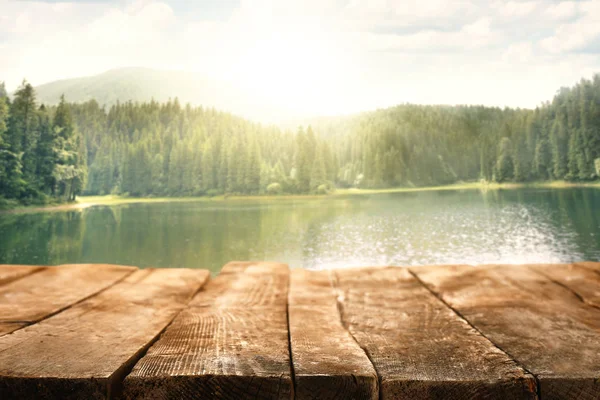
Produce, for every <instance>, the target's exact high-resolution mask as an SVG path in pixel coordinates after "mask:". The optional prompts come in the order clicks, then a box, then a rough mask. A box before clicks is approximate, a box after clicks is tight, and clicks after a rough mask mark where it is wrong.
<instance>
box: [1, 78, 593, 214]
mask: <svg viewBox="0 0 600 400" xmlns="http://www.w3.org/2000/svg"><path fill="white" fill-rule="evenodd" d="M313 126H314V128H315V130H314V131H313V128H311V127H308V128H307V129H303V128H299V129H298V131H297V132H286V131H282V130H280V129H278V128H275V127H271V126H263V125H260V124H256V123H252V122H249V121H247V120H244V119H242V118H238V117H235V116H233V115H230V114H227V113H223V112H218V111H215V110H213V109H205V108H202V107H196V108H193V107H190V106H189V105H188V106H181V105H180V104H179V102H178V101H177V100H174V101H169V102H167V103H162V104H159V103H157V102H154V101H153V102H149V103H142V104H140V103H131V102H129V103H122V104H119V103H117V104H116V105H114V106H112V107H111V108H110V109H106V108H104V107H101V106H100V105H99V104H98V103H97V102H95V101H89V102H87V103H83V104H68V103H66V102H65V101H64V98H63V99H62V101H61V103H60V104H59V105H58V106H57V107H52V108H47V107H44V106H43V105H41V106H38V105H37V103H36V101H35V93H34V91H33V88H32V87H31V86H30V85H29V84H27V83H24V84H23V85H22V86H21V87H20V88H19V89H18V90H17V92H16V93H15V95H14V98H13V100H12V101H10V100H9V98H8V97H7V95H6V91H5V90H4V88H3V86H2V87H0V195H1V196H3V197H4V198H9V199H18V200H21V201H25V202H31V201H35V200H46V199H48V198H59V199H66V200H69V199H73V198H74V196H75V195H77V194H79V193H82V192H85V193H88V194H108V193H120V194H130V195H135V196H148V195H155V196H161V195H169V196H190V195H214V194H222V193H225V194H228V193H240V194H263V193H272V194H276V193H282V192H283V193H326V192H328V191H329V190H331V189H332V188H333V187H335V186H343V187H393V186H424V185H438V184H448V183H453V182H457V181H473V180H479V179H483V180H486V181H497V182H506V181H516V182H527V181H536V180H549V179H566V180H573V181H587V180H592V179H596V178H597V177H598V176H599V175H600V75H596V76H595V77H594V78H593V80H591V81H589V80H582V81H581V82H580V83H579V84H577V85H576V86H574V87H573V88H563V89H561V90H560V91H559V92H558V93H557V94H556V96H555V97H554V99H553V101H552V102H551V103H546V104H544V105H542V106H541V107H539V108H537V109H535V110H521V109H516V110H515V109H499V108H490V107H482V106H473V107H469V106H453V107H451V106H417V105H401V106H397V107H393V108H389V109H385V110H379V111H375V112H369V113H363V114H360V115H357V116H352V117H345V118H336V119H332V120H327V119H325V120H319V121H317V122H316V123H315V124H314V125H313Z"/></svg>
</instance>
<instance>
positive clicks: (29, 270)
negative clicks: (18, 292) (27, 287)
mask: <svg viewBox="0 0 600 400" xmlns="http://www.w3.org/2000/svg"><path fill="white" fill-rule="evenodd" d="M43 268H44V267H38V266H34V265H0V286H2V285H5V284H7V283H10V282H12V281H15V280H17V279H20V278H23V277H24V276H27V275H30V274H33V273H35V272H38V271H41V270H42V269H43Z"/></svg>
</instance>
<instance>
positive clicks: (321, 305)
mask: <svg viewBox="0 0 600 400" xmlns="http://www.w3.org/2000/svg"><path fill="white" fill-rule="evenodd" d="M332 274H333V272H331V271H306V270H302V269H297V270H294V271H293V272H292V274H291V285H290V293H289V306H288V307H289V329H290V341H291V352H292V361H293V368H294V377H295V383H296V391H295V398H296V399H298V400H305V399H340V400H341V399H365V400H366V399H373V400H375V399H378V398H379V388H378V380H377V374H376V373H375V369H374V368H373V365H372V364H371V361H369V358H368V357H367V355H366V354H365V352H364V350H363V349H361V348H360V346H359V345H358V344H357V343H356V341H355V340H354V338H353V337H352V335H350V333H349V332H348V331H347V330H346V329H345V328H344V326H343V325H342V323H341V319H340V313H339V311H338V305H337V296H336V292H335V290H334V288H333V286H332V282H331V280H332Z"/></svg>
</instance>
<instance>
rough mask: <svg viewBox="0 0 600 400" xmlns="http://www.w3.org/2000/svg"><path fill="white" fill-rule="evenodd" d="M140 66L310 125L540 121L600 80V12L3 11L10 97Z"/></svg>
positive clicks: (2, 47)
mask: <svg viewBox="0 0 600 400" xmlns="http://www.w3.org/2000/svg"><path fill="white" fill-rule="evenodd" d="M127 66H142V67H149V68H156V69H173V70H185V71H195V72H198V73H199V74H201V75H202V76H206V77H208V78H211V79H215V80H219V81H227V82H229V83H230V84H232V85H235V86H236V87H240V88H242V89H244V90H247V91H250V92H251V93H252V92H253V93H260V95H261V96H262V97H263V98H267V99H269V100H270V101H271V102H275V103H277V104H279V105H283V106H285V107H286V108H287V109H292V110H295V111H296V112H297V114H298V115H306V114H312V115H335V114H346V113H352V112H357V111H364V110H371V109H375V108H380V107H387V106H391V105H395V104H400V103H406V102H410V103H420V104H484V105H490V106H500V107H504V106H510V107H527V108H532V107H536V106H538V105H540V104H541V103H542V102H543V101H548V100H551V99H552V96H553V95H554V94H555V93H556V91H557V90H558V89H559V88H560V87H562V86H571V85H573V84H575V83H576V82H577V81H579V80H580V79H581V78H582V77H585V78H591V77H592V76H593V74H594V73H596V72H600V0H589V1H551V0H532V1H529V0H526V1H495V0H487V1H471V0H459V1H452V0H403V1H399V0H394V1H392V0H369V1H361V0H346V1H341V0H239V1H235V0H196V1H190V0H173V1H167V0H162V1H161V0H87V1H86V0H83V1H67V2H64V1H50V0H48V1H22V0H0V81H2V80H4V81H6V85H7V88H8V89H9V90H14V89H15V88H16V87H17V86H18V85H19V84H20V82H21V81H22V80H23V79H24V78H27V80H28V81H30V82H32V83H33V84H34V85H39V84H42V83H46V82H50V81H53V80H57V79H64V78H70V77H78V76H87V75H93V74H98V73H101V72H104V71H106V70H109V69H113V68H119V67H127Z"/></svg>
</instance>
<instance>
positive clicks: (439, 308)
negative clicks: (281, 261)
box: [335, 267, 537, 399]
mask: <svg viewBox="0 0 600 400" xmlns="http://www.w3.org/2000/svg"><path fill="white" fill-rule="evenodd" d="M335 274H336V276H337V286H338V287H339V289H340V291H341V292H342V295H341V296H342V297H341V304H342V318H343V321H344V323H345V324H346V325H347V326H348V329H349V330H350V332H351V333H352V335H353V336H354V338H355V339H356V340H357V341H358V343H359V344H360V345H361V346H362V347H363V348H364V349H365V350H366V351H367V353H368V354H369V356H370V358H371V361H372V362H373V365H374V367H375V369H376V371H377V374H378V376H379V379H380V395H381V399H404V398H406V399H426V398H427V399H432V398H435V399H467V398H486V399H523V398H535V397H536V396H537V393H536V381H535V379H534V378H533V377H532V376H531V375H529V374H527V373H526V372H525V371H523V370H522V369H521V368H520V367H518V366H517V365H516V363H515V362H513V361H512V360H511V359H510V357H509V356H507V355H506V354H505V353H504V352H502V351H500V350H498V349H497V348H496V347H495V346H494V345H493V344H492V343H490V342H489V341H488V340H487V339H486V338H484V337H483V336H481V335H480V334H479V333H478V332H477V331H476V330H475V329H473V328H471V327H470V326H469V325H468V324H467V323H466V322H465V321H464V320H463V319H462V318H460V317H459V316H458V315H457V314H456V313H455V312H454V311H452V310H451V309H449V308H448V307H447V306H446V305H444V303H442V302H441V301H440V300H439V299H437V298H436V297H435V296H433V295H432V294H431V293H430V292H429V291H428V290H427V289H426V288H425V287H423V285H421V284H420V283H419V282H418V281H417V280H416V279H415V278H414V277H413V276H412V275H411V273H410V272H409V271H408V270H407V269H403V268H394V267H391V268H360V269H351V270H338V271H336V272H335Z"/></svg>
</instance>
